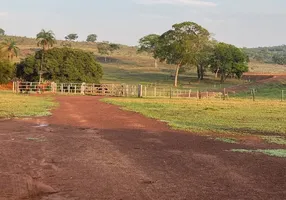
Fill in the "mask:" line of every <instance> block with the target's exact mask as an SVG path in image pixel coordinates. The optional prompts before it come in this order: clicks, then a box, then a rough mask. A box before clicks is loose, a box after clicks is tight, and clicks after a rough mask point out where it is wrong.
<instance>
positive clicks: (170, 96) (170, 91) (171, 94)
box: [170, 87, 172, 99]
mask: <svg viewBox="0 0 286 200" xmlns="http://www.w3.org/2000/svg"><path fill="white" fill-rule="evenodd" d="M170 99H172V87H170Z"/></svg>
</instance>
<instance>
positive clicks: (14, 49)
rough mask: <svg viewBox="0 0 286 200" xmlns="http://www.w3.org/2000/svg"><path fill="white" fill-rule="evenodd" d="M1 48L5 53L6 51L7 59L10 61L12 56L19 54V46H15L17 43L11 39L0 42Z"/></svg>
mask: <svg viewBox="0 0 286 200" xmlns="http://www.w3.org/2000/svg"><path fill="white" fill-rule="evenodd" d="M0 47H1V50H2V51H3V52H5V53H7V56H8V60H10V61H12V60H13V58H14V56H16V57H17V56H18V54H19V50H20V49H19V47H18V46H17V43H16V42H15V41H14V40H12V39H5V40H4V41H3V42H2V43H1V46H0Z"/></svg>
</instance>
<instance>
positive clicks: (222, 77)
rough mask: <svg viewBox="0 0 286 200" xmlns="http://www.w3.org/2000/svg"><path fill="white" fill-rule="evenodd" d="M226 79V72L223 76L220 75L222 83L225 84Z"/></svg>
mask: <svg viewBox="0 0 286 200" xmlns="http://www.w3.org/2000/svg"><path fill="white" fill-rule="evenodd" d="M225 79H226V75H225V73H224V72H222V73H221V75H220V82H221V83H224V81H225Z"/></svg>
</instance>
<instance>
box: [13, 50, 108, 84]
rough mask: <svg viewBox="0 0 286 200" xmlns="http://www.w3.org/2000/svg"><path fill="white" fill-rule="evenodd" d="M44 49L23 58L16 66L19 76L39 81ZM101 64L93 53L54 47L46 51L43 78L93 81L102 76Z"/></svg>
mask: <svg viewBox="0 0 286 200" xmlns="http://www.w3.org/2000/svg"><path fill="white" fill-rule="evenodd" d="M43 52H44V51H43V50H41V51H38V52H36V54H35V55H30V56H28V57H27V58H25V59H24V60H22V61H21V62H20V63H19V64H18V65H17V68H16V74H17V77H19V78H22V79H24V80H26V81H37V80H38V79H39V73H38V72H39V70H40V65H41V58H42V54H43ZM102 75H103V72H102V67H101V65H100V64H99V63H98V62H97V61H96V59H95V57H94V55H93V53H91V52H85V51H83V50H78V49H71V48H66V47H64V48H53V49H49V50H47V51H46V53H45V57H44V62H43V78H44V79H45V80H51V81H58V82H93V83H98V82H99V81H100V79H101V78H102Z"/></svg>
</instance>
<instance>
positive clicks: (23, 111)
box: [0, 91, 56, 118]
mask: <svg viewBox="0 0 286 200" xmlns="http://www.w3.org/2000/svg"><path fill="white" fill-rule="evenodd" d="M55 106H56V103H55V102H54V101H53V99H52V98H50V97H36V96H28V95H17V94H13V93H11V92H1V91H0V118H12V117H28V116H46V115H50V114H51V113H50V110H51V109H52V108H54V107H55Z"/></svg>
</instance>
